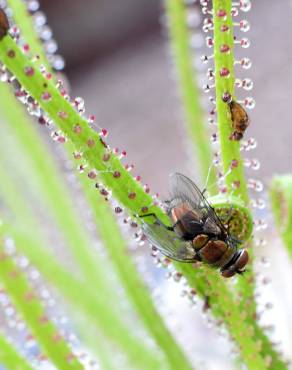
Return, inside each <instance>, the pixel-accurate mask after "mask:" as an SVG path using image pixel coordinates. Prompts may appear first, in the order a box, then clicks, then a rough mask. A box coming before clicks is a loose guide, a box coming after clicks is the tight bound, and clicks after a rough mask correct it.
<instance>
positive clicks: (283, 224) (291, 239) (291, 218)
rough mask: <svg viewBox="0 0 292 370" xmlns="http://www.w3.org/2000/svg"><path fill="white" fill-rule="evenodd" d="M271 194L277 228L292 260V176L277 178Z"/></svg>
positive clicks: (274, 180) (272, 185)
mask: <svg viewBox="0 0 292 370" xmlns="http://www.w3.org/2000/svg"><path fill="white" fill-rule="evenodd" d="M269 193H270V201H271V206H272V211H273V215H274V220H275V223H276V226H277V228H278V230H279V233H280V235H281V238H282V239H283V242H284V244H285V246H286V248H287V251H288V253H289V256H290V258H292V229H291V225H292V175H291V174H287V175H282V176H275V177H274V178H273V180H272V183H271V186H270V191H269Z"/></svg>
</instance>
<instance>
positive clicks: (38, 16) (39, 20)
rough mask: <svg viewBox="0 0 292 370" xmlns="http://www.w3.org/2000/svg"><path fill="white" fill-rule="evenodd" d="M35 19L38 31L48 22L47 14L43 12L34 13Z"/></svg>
mask: <svg viewBox="0 0 292 370" xmlns="http://www.w3.org/2000/svg"><path fill="white" fill-rule="evenodd" d="M33 19H34V23H35V25H36V27H37V28H38V29H39V28H40V27H42V26H44V25H45V24H46V21H47V19H46V16H45V14H44V13H43V12H41V11H38V12H36V13H34V15H33Z"/></svg>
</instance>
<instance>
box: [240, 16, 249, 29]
mask: <svg viewBox="0 0 292 370" xmlns="http://www.w3.org/2000/svg"><path fill="white" fill-rule="evenodd" d="M239 28H240V30H241V31H242V32H247V31H249V30H250V24H249V22H248V21H247V20H245V19H243V20H242V21H240V22H239Z"/></svg>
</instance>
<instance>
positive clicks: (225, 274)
mask: <svg viewBox="0 0 292 370" xmlns="http://www.w3.org/2000/svg"><path fill="white" fill-rule="evenodd" d="M235 274H236V271H235V270H233V269H232V270H228V269H227V270H223V271H222V272H221V275H222V276H223V277H225V278H230V277H232V276H233V275H235Z"/></svg>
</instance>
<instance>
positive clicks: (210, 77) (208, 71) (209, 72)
mask: <svg viewBox="0 0 292 370" xmlns="http://www.w3.org/2000/svg"><path fill="white" fill-rule="evenodd" d="M207 77H208V78H209V79H210V80H212V79H213V78H214V77H215V75H214V70H213V69H212V68H208V70H207Z"/></svg>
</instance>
